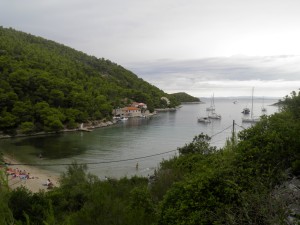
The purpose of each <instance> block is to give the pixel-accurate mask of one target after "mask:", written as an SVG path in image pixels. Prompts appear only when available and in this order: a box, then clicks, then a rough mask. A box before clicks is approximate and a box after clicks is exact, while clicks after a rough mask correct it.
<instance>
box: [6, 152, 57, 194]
mask: <svg viewBox="0 0 300 225" xmlns="http://www.w3.org/2000/svg"><path fill="white" fill-rule="evenodd" d="M3 159H4V162H5V163H7V167H6V168H10V169H19V170H21V171H26V173H29V179H23V178H20V177H13V176H12V175H7V181H8V186H9V188H10V189H16V188H18V187H21V186H24V187H26V188H27V189H28V190H30V191H31V192H33V193H36V192H39V191H48V190H49V189H48V187H47V186H46V185H45V184H46V182H47V179H50V180H51V182H52V183H53V185H54V187H58V186H59V175H58V174H56V173H54V172H51V171H48V170H44V169H40V168H37V167H34V166H28V165H22V163H21V162H19V161H18V160H16V159H15V158H13V157H12V156H10V155H8V154H3ZM15 164H17V165H15Z"/></svg>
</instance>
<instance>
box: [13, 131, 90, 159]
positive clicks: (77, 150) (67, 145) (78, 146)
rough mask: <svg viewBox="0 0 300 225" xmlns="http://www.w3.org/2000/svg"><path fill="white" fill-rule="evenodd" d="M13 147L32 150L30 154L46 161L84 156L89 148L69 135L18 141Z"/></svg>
mask: <svg viewBox="0 0 300 225" xmlns="http://www.w3.org/2000/svg"><path fill="white" fill-rule="evenodd" d="M13 145H14V146H16V148H17V149H26V147H30V148H32V150H33V151H30V152H29V153H28V154H29V155H30V156H32V157H38V156H39V155H40V154H41V155H42V157H43V158H46V159H60V158H68V157H72V156H76V155H80V154H83V153H84V152H85V151H86V150H87V148H86V144H85V143H83V142H82V141H81V140H80V139H74V138H72V139H70V138H68V135H64V134H60V135H53V136H52V135H51V136H40V137H30V138H22V139H16V141H15V142H13Z"/></svg>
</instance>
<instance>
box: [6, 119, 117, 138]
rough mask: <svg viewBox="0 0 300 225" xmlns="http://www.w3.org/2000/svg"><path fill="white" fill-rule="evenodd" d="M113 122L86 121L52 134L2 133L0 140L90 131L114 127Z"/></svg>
mask: <svg viewBox="0 0 300 225" xmlns="http://www.w3.org/2000/svg"><path fill="white" fill-rule="evenodd" d="M115 123H116V122H115V121H103V120H95V121H88V122H87V123H82V124H80V125H79V127H77V128H75V129H63V130H60V131H57V132H55V131H53V132H45V131H43V132H37V133H32V134H16V135H8V134H3V132H1V133H0V139H6V138H15V137H31V136H40V135H49V134H58V133H63V132H74V131H92V130H93V129H95V128H101V127H107V126H111V125H114V124H115Z"/></svg>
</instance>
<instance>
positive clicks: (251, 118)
mask: <svg viewBox="0 0 300 225" xmlns="http://www.w3.org/2000/svg"><path fill="white" fill-rule="evenodd" d="M253 92H254V88H252V101H251V111H250V112H251V117H250V118H242V122H243V123H256V122H258V121H259V118H254V117H253ZM244 110H245V109H244Z"/></svg>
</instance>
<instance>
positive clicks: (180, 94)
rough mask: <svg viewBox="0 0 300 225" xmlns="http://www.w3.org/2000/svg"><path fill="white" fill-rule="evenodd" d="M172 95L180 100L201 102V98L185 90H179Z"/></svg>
mask: <svg viewBox="0 0 300 225" xmlns="http://www.w3.org/2000/svg"><path fill="white" fill-rule="evenodd" d="M171 96H173V97H175V98H176V99H177V100H178V101H180V102H200V99H199V98H196V97H193V96H191V95H189V94H187V93H184V92H178V93H174V94H171Z"/></svg>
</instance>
